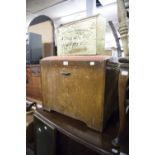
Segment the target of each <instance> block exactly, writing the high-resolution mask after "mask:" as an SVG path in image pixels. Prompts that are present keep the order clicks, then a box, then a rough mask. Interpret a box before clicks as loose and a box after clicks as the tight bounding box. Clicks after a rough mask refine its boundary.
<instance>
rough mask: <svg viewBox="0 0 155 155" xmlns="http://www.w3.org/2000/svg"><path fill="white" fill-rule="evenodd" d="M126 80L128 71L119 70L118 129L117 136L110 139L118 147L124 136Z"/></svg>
mask: <svg viewBox="0 0 155 155" xmlns="http://www.w3.org/2000/svg"><path fill="white" fill-rule="evenodd" d="M127 82H128V72H127V71H122V70H120V73H119V81H118V98H119V131H118V136H117V137H116V138H115V139H114V140H113V141H112V144H113V145H114V146H116V147H119V145H120V142H121V141H122V140H123V139H124V138H125V128H126V113H125V111H126V107H125V99H126V85H127Z"/></svg>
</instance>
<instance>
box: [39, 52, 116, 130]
mask: <svg viewBox="0 0 155 155" xmlns="http://www.w3.org/2000/svg"><path fill="white" fill-rule="evenodd" d="M109 60H110V58H109V57H105V56H101V55H100V56H57V57H56V56H52V57H46V58H44V59H42V60H41V62H40V65H41V80H42V82H41V83H42V94H43V108H44V109H46V110H48V111H51V110H53V111H57V112H60V113H62V114H64V115H67V116H70V117H72V118H74V119H77V120H80V121H83V122H84V123H86V124H87V126H88V127H90V128H92V129H95V130H97V131H100V132H102V131H103V128H104V127H105V125H106V122H107V120H108V119H109V118H110V116H111V114H112V113H113V111H114V107H115V104H116V102H117V98H116V97H117V95H116V94H117V81H118V76H117V71H114V69H112V67H111V69H110V71H109V69H108V68H107V62H108V61H109ZM115 65H116V66H117V63H116V64H115Z"/></svg>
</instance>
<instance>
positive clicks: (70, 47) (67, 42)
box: [56, 15, 106, 55]
mask: <svg viewBox="0 0 155 155" xmlns="http://www.w3.org/2000/svg"><path fill="white" fill-rule="evenodd" d="M105 27H106V22H105V19H104V18H103V17H102V16H101V15H97V16H92V17H89V18H85V19H82V20H78V21H74V22H71V23H68V24H65V25H63V26H61V27H59V28H58V29H57V32H56V38H57V49H58V51H57V53H58V55H96V54H103V53H104V44H105Z"/></svg>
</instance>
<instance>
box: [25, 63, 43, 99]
mask: <svg viewBox="0 0 155 155" xmlns="http://www.w3.org/2000/svg"><path fill="white" fill-rule="evenodd" d="M26 97H29V98H31V99H34V100H38V101H42V92H41V78H40V65H39V64H37V65H26Z"/></svg>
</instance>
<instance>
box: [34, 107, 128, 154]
mask: <svg viewBox="0 0 155 155" xmlns="http://www.w3.org/2000/svg"><path fill="white" fill-rule="evenodd" d="M34 128H35V135H36V138H35V139H36V154H37V155H41V154H45V153H46V155H88V154H89V155H112V154H122V155H127V154H129V143H128V140H126V141H125V142H124V143H123V144H121V145H120V147H119V148H114V147H113V146H112V144H111V142H112V139H113V138H114V137H115V136H116V135H117V132H118V116H117V115H116V114H115V115H114V116H113V117H112V118H111V119H110V120H109V123H108V125H107V127H106V128H105V130H104V131H103V133H100V132H97V131H95V130H93V129H90V128H88V127H87V126H86V124H84V123H82V122H80V121H78V120H75V119H72V118H70V117H67V116H64V115H62V114H59V113H57V112H54V111H53V112H47V111H44V110H43V109H37V110H36V111H35V113H34Z"/></svg>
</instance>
